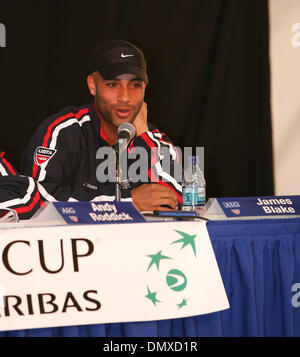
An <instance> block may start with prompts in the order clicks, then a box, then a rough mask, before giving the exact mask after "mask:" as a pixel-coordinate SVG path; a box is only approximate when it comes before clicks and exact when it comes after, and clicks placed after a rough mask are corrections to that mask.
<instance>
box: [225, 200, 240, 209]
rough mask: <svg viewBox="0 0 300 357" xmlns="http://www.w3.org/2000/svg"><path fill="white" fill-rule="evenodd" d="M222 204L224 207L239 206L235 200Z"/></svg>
mask: <svg viewBox="0 0 300 357" xmlns="http://www.w3.org/2000/svg"><path fill="white" fill-rule="evenodd" d="M223 206H224V207H225V208H237V207H241V206H240V204H239V203H238V202H237V201H233V202H223Z"/></svg>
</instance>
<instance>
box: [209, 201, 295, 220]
mask: <svg viewBox="0 0 300 357" xmlns="http://www.w3.org/2000/svg"><path fill="white" fill-rule="evenodd" d="M207 213H208V214H215V215H222V214H223V215H225V216H226V217H253V216H258V217H260V216H298V215H300V196H260V197H230V198H215V199H210V202H209V204H208V208H207Z"/></svg>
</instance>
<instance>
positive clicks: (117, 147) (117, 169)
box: [115, 143, 122, 202]
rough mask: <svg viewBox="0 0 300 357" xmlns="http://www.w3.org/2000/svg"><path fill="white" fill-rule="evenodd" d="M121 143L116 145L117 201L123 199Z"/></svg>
mask: <svg viewBox="0 0 300 357" xmlns="http://www.w3.org/2000/svg"><path fill="white" fill-rule="evenodd" d="M119 149H120V144H119V143H117V145H116V150H115V153H116V184H115V200H116V201H117V202H120V201H121V175H122V170H121V165H120V150H119Z"/></svg>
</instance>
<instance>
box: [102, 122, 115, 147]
mask: <svg viewBox="0 0 300 357" xmlns="http://www.w3.org/2000/svg"><path fill="white" fill-rule="evenodd" d="M102 129H103V132H104V134H105V137H106V140H107V142H108V144H109V146H114V145H115V143H116V141H117V138H118V129H117V128H115V127H113V126H112V125H110V124H108V123H107V122H106V121H105V120H103V119H102Z"/></svg>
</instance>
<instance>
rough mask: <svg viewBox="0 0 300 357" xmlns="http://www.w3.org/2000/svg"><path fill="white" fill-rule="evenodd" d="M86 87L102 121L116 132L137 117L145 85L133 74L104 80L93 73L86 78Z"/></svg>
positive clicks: (96, 73)
mask: <svg viewBox="0 0 300 357" xmlns="http://www.w3.org/2000/svg"><path fill="white" fill-rule="evenodd" d="M88 86H89V89H90V92H91V94H92V95H94V96H95V103H96V108H97V110H98V112H99V114H100V115H101V117H102V120H104V121H105V122H106V124H108V125H109V126H110V127H111V129H112V130H116V129H117V128H118V127H119V126H120V125H121V124H122V123H124V122H129V123H132V122H133V120H134V118H135V117H136V116H137V114H138V112H139V111H140V109H141V106H142V104H143V101H144V96H145V88H146V83H145V82H144V81H142V80H140V79H138V78H136V76H135V75H133V74H123V75H120V76H118V77H116V78H115V79H113V80H104V79H103V78H102V76H101V75H100V74H99V73H98V72H94V73H93V74H92V75H90V76H89V77H88Z"/></svg>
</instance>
